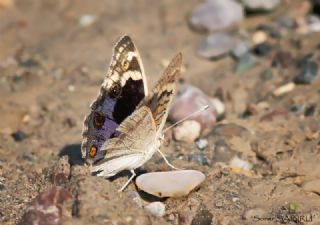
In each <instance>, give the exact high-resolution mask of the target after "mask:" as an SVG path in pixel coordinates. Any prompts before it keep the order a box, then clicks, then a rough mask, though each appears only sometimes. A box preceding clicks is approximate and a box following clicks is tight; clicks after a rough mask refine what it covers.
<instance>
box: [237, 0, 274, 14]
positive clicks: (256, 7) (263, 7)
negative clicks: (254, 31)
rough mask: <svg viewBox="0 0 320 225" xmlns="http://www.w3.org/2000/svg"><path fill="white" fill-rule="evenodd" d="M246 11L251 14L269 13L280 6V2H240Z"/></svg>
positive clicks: (247, 0) (249, 0)
mask: <svg viewBox="0 0 320 225" xmlns="http://www.w3.org/2000/svg"><path fill="white" fill-rule="evenodd" d="M241 2H242V3H243V4H244V6H245V7H246V9H248V10H249V11H253V12H259V11H270V10H272V9H274V8H275V7H277V6H278V5H279V4H280V0H268V1H261V0H241Z"/></svg>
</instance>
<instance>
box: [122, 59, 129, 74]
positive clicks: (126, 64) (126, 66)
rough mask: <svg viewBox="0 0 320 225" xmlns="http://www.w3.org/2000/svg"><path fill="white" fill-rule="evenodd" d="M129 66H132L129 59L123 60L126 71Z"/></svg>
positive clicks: (123, 67)
mask: <svg viewBox="0 0 320 225" xmlns="http://www.w3.org/2000/svg"><path fill="white" fill-rule="evenodd" d="M129 66H130V63H129V61H127V60H124V61H123V62H122V69H123V70H124V71H127V70H128V69H129Z"/></svg>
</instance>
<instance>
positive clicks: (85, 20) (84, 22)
mask: <svg viewBox="0 0 320 225" xmlns="http://www.w3.org/2000/svg"><path fill="white" fill-rule="evenodd" d="M96 19H97V18H96V16H95V15H90V14H85V15H82V16H80V18H79V25H80V26H81V27H89V26H91V25H92V24H94V22H95V21H96Z"/></svg>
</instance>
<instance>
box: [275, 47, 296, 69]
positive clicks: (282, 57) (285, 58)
mask: <svg viewBox="0 0 320 225" xmlns="http://www.w3.org/2000/svg"><path fill="white" fill-rule="evenodd" d="M293 60H294V59H293V57H292V54H291V53H290V52H284V51H278V52H277V53H276V54H275V55H274V58H273V60H272V66H273V67H277V66H280V67H284V68H288V67H289V66H291V65H292V61H293Z"/></svg>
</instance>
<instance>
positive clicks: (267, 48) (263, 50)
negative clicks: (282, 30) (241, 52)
mask: <svg viewBox="0 0 320 225" xmlns="http://www.w3.org/2000/svg"><path fill="white" fill-rule="evenodd" d="M271 50H272V47H271V45H269V44H268V43H267V42H263V43H260V44H258V45H256V47H255V48H254V52H255V54H256V55H258V56H262V57H264V56H267V55H268V54H269V53H270V52H271Z"/></svg>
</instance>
